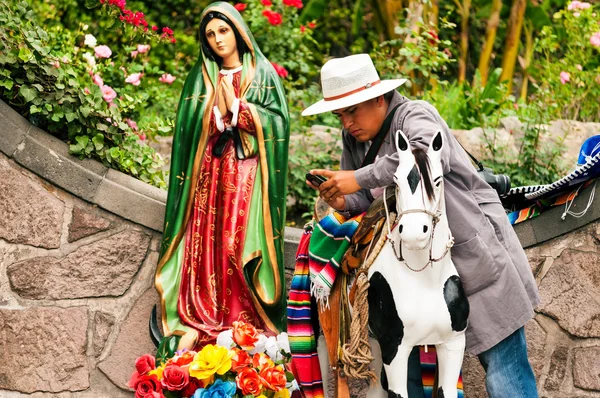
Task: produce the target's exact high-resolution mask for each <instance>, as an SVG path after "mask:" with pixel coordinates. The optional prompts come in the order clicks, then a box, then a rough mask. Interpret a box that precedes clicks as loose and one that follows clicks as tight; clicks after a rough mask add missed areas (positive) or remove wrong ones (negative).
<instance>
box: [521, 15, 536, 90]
mask: <svg viewBox="0 0 600 398" xmlns="http://www.w3.org/2000/svg"><path fill="white" fill-rule="evenodd" d="M532 58H533V26H532V23H531V22H530V21H527V22H526V23H525V57H524V61H523V65H522V66H523V82H522V83H521V96H520V98H521V100H523V101H525V100H526V99H527V87H528V85H529V67H530V66H531V59H532Z"/></svg>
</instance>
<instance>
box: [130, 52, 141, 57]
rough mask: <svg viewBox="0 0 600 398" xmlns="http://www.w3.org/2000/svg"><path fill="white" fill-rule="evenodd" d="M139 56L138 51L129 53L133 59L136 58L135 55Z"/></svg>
mask: <svg viewBox="0 0 600 398" xmlns="http://www.w3.org/2000/svg"><path fill="white" fill-rule="evenodd" d="M138 54H139V51H137V50H135V51H132V52H131V58H135V57H137V55H138Z"/></svg>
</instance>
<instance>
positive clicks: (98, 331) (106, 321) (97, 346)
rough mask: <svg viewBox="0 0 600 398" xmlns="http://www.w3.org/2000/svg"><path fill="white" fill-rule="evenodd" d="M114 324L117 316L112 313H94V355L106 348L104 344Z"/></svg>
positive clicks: (98, 354)
mask: <svg viewBox="0 0 600 398" xmlns="http://www.w3.org/2000/svg"><path fill="white" fill-rule="evenodd" d="M114 324H115V317H114V316H112V315H111V314H106V313H104V312H101V311H98V312H96V313H95V314H94V337H93V343H92V344H93V349H94V355H95V356H96V357H98V356H100V354H102V350H104V345H105V344H106V340H107V339H108V336H110V332H111V331H112V327H113V325H114Z"/></svg>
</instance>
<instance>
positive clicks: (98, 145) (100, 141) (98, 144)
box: [92, 134, 104, 151]
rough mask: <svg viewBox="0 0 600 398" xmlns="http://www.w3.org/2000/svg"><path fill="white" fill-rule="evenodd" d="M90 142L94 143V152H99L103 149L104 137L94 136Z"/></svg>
mask: <svg viewBox="0 0 600 398" xmlns="http://www.w3.org/2000/svg"><path fill="white" fill-rule="evenodd" d="M92 142H93V143H94V147H95V148H96V150H97V151H99V150H101V149H102V148H103V147H104V136H103V135H102V134H96V135H95V136H94V138H92Z"/></svg>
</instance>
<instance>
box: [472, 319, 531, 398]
mask: <svg viewBox="0 0 600 398" xmlns="http://www.w3.org/2000/svg"><path fill="white" fill-rule="evenodd" d="M478 357H479V362H481V365H483V369H484V370H485V386H486V389H487V392H488V395H489V397H490V398H505V397H514V398H537V396H538V393H537V387H536V384H535V375H534V374H533V370H532V369H531V365H530V364H529V360H528V359H527V342H526V341H525V328H520V329H518V330H517V331H516V332H514V333H513V334H511V335H510V336H508V337H507V338H505V339H504V340H502V341H501V342H499V343H498V344H496V345H495V346H493V347H492V348H490V349H489V350H487V351H484V352H482V353H481V354H479V355H478Z"/></svg>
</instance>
